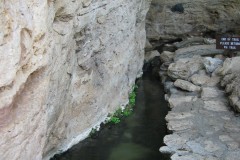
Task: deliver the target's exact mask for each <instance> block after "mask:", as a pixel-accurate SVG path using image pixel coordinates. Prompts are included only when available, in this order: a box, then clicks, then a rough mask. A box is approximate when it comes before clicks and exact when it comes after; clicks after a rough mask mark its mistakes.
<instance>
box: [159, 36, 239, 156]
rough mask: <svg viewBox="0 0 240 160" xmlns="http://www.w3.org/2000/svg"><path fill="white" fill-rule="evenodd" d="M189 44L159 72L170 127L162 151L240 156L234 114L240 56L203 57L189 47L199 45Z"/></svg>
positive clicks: (174, 154)
mask: <svg viewBox="0 0 240 160" xmlns="http://www.w3.org/2000/svg"><path fill="white" fill-rule="evenodd" d="M199 40H200V39H199V38H197V39H196V41H198V42H199ZM196 41H195V42H196ZM182 44H184V43H182ZM188 44H190V45H197V46H199V44H198V43H197V44H195V43H188ZM183 46H184V45H183ZM205 46H207V45H205ZM209 46H211V43H209ZM185 47H186V48H181V49H182V50H185V52H182V53H183V54H182V55H185V53H186V52H187V53H188V56H187V58H186V57H185V56H183V57H178V58H176V57H177V53H176V52H178V51H179V50H176V51H175V53H174V54H173V58H172V61H168V62H167V63H168V67H167V65H166V62H165V63H164V64H162V67H161V68H160V72H159V75H160V77H161V80H162V82H163V83H164V89H165V91H166V95H165V99H166V100H167V101H168V103H169V107H170V108H171V111H170V112H169V113H168V115H167V116H166V118H165V119H166V121H167V128H168V130H170V131H172V134H169V135H166V136H165V137H164V143H165V145H166V146H163V147H161V148H160V152H162V153H168V154H171V160H187V159H189V160H190V159H191V160H203V159H211V160H218V159H229V160H230V159H239V157H240V140H239V131H240V129H239V128H240V121H239V120H240V117H238V116H235V115H236V111H237V112H239V111H240V107H239V106H240V105H239V104H240V103H239V99H240V94H239V88H240V86H239V84H240V81H239V80H240V77H239V75H240V72H239V71H240V66H239V63H238V62H239V60H240V59H239V57H233V58H227V59H226V60H225V58H224V56H216V57H219V58H221V59H218V58H212V57H205V58H204V57H200V56H195V54H196V53H195V52H192V53H190V52H188V49H189V48H194V47H195V46H188V45H186V46H185ZM206 48H208V47H206ZM206 55H207V54H206ZM161 56H163V58H165V57H166V58H168V57H167V55H164V54H161ZM163 58H161V59H163ZM223 61H224V63H223ZM163 62H164V61H163ZM166 68H167V69H166ZM220 84H221V85H222V86H223V87H225V91H224V90H223V88H220ZM227 95H229V97H228V98H227ZM231 106H232V107H233V109H232V108H231Z"/></svg>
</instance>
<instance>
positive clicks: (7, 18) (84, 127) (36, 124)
mask: <svg viewBox="0 0 240 160" xmlns="http://www.w3.org/2000/svg"><path fill="white" fill-rule="evenodd" d="M149 3H150V1H148V0H147V1H145V0H144V1H143V0H135V1H128V0H111V1H109V0H102V1H93V0H79V1H75V0H73V1H68V0H61V1H51V0H47V1H40V0H27V1H24V2H21V1H13V0H7V1H2V2H0V15H1V16H0V19H1V24H0V31H1V32H0V53H1V59H0V75H1V76H0V135H1V139H0V144H1V147H0V159H5V160H7V159H11V160H17V159H24V160H33V159H34V160H41V159H48V158H49V157H50V156H52V155H53V154H54V153H56V152H61V151H63V150H66V149H68V148H69V147H71V146H72V145H73V144H75V143H77V142H78V141H80V140H81V139H83V138H85V137H86V136H87V135H88V133H89V132H90V130H91V128H92V127H94V126H95V125H98V124H99V123H100V122H102V121H103V120H104V119H105V117H106V116H107V114H108V113H109V112H113V111H114V110H115V109H116V108H117V107H118V106H119V105H124V104H126V103H127V102H128V92H129V91H130V89H131V86H132V85H133V84H134V81H135V78H136V77H137V76H139V75H140V74H141V69H142V65H143V59H144V51H143V49H144V45H145V15H146V13H147V11H148V7H149Z"/></svg>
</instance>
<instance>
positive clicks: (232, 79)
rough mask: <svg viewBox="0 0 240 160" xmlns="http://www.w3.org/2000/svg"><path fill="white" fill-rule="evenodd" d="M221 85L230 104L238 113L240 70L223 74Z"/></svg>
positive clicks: (239, 110)
mask: <svg viewBox="0 0 240 160" xmlns="http://www.w3.org/2000/svg"><path fill="white" fill-rule="evenodd" d="M221 85H222V86H223V87H225V91H226V92H227V93H228V94H229V97H228V98H229V102H230V105H231V106H232V107H233V109H234V110H235V111H236V112H239V113H240V72H235V73H231V74H227V75H225V76H224V78H223V79H222V81H221Z"/></svg>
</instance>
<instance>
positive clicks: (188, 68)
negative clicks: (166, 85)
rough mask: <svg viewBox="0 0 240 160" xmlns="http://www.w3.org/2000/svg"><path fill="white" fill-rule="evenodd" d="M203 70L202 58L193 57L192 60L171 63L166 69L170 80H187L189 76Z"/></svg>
mask: <svg viewBox="0 0 240 160" xmlns="http://www.w3.org/2000/svg"><path fill="white" fill-rule="evenodd" d="M202 68H203V64H202V58H201V57H199V56H194V57H193V58H185V59H179V60H178V61H176V62H175V63H171V64H170V65H169V67H168V76H169V77H171V78H172V79H183V80H188V78H189V77H190V76H192V75H193V74H195V73H197V72H198V71H199V70H201V69H202Z"/></svg>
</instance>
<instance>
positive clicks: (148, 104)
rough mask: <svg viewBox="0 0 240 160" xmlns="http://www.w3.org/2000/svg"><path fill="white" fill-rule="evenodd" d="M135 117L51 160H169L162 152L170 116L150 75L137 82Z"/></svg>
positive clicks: (107, 126)
mask: <svg viewBox="0 0 240 160" xmlns="http://www.w3.org/2000/svg"><path fill="white" fill-rule="evenodd" d="M137 85H138V86H139V88H138V90H137V98H136V106H135V109H134V113H133V114H132V115H131V116H129V117H127V118H124V119H122V120H121V123H119V124H117V125H114V126H111V125H106V126H104V127H103V128H102V129H101V131H99V132H98V133H97V137H95V138H87V139H86V140H84V141H82V142H80V143H79V144H77V145H75V146H73V147H72V148H71V149H69V150H68V151H67V152H65V153H63V154H61V155H55V156H54V157H53V158H52V159H51V160H169V159H170V158H169V155H163V154H161V153H160V152H159V148H160V146H162V145H163V137H164V136H165V135H166V134H167V128H166V121H165V119H164V117H165V116H166V114H167V112H168V107H167V102H166V101H165V100H164V91H163V87H162V85H161V84H160V81H159V80H158V79H157V78H156V77H154V76H153V75H152V74H151V73H144V75H143V77H142V78H140V79H139V80H138V81H137Z"/></svg>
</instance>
